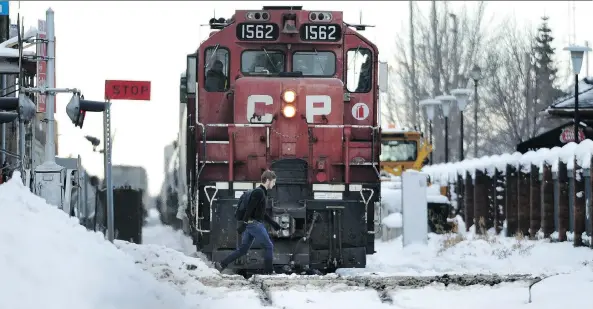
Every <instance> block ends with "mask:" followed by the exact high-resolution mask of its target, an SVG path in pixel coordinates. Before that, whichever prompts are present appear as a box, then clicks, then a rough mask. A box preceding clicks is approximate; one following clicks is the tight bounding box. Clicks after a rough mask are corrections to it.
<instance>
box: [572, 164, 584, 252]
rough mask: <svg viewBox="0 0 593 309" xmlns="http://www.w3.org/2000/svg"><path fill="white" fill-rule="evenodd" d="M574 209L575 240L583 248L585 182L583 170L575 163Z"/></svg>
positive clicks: (575, 244)
mask: <svg viewBox="0 0 593 309" xmlns="http://www.w3.org/2000/svg"><path fill="white" fill-rule="evenodd" d="M573 196H574V197H573V199H574V204H573V205H574V209H573V211H572V213H573V214H574V216H573V221H574V239H573V244H574V246H575V247H581V246H583V233H584V232H585V227H586V222H585V221H586V209H585V181H584V179H583V169H582V168H581V167H580V166H579V165H577V162H576V159H575V162H574V192H573Z"/></svg>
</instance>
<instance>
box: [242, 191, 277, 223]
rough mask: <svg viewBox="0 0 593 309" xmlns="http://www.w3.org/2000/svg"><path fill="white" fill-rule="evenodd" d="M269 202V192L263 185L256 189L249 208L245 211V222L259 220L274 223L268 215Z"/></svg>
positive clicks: (252, 194) (248, 205)
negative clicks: (267, 206)
mask: <svg viewBox="0 0 593 309" xmlns="http://www.w3.org/2000/svg"><path fill="white" fill-rule="evenodd" d="M267 200H268V190H266V188H265V187H264V186H263V185H260V186H259V187H257V188H255V189H254V190H253V192H251V197H250V199H249V203H248V204H247V208H246V209H245V217H244V219H243V221H245V222H247V221H249V220H257V221H259V222H263V221H264V220H265V221H267V222H268V223H270V222H272V221H273V220H272V218H270V216H269V215H268V214H267V213H266V204H267Z"/></svg>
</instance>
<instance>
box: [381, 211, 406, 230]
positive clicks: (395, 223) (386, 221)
mask: <svg viewBox="0 0 593 309" xmlns="http://www.w3.org/2000/svg"><path fill="white" fill-rule="evenodd" d="M381 223H382V224H383V225H385V226H386V227H388V228H390V229H397V228H402V227H403V217H402V214H401V213H399V212H395V213H392V214H390V215H389V216H387V217H385V218H383V220H381Z"/></svg>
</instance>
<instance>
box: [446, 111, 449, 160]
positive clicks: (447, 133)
mask: <svg viewBox="0 0 593 309" xmlns="http://www.w3.org/2000/svg"><path fill="white" fill-rule="evenodd" d="M448 162H449V117H445V163H448Z"/></svg>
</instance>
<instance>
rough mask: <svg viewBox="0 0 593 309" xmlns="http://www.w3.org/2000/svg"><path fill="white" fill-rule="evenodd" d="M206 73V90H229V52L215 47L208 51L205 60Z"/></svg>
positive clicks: (209, 48)
mask: <svg viewBox="0 0 593 309" xmlns="http://www.w3.org/2000/svg"><path fill="white" fill-rule="evenodd" d="M204 63H206V72H205V74H204V76H205V80H204V89H206V91H208V92H223V91H227V90H228V89H229V73H230V68H229V50H228V49H226V48H222V47H218V46H213V47H208V48H207V49H206V54H205V58H204Z"/></svg>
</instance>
